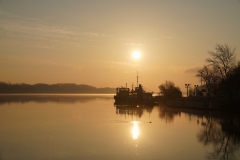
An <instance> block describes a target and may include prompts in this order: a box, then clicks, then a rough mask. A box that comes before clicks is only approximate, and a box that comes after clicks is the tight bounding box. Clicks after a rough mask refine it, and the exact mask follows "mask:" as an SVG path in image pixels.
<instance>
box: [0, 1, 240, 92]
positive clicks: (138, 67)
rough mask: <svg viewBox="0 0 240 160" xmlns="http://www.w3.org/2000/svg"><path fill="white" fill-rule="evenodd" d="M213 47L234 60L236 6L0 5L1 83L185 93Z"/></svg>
mask: <svg viewBox="0 0 240 160" xmlns="http://www.w3.org/2000/svg"><path fill="white" fill-rule="evenodd" d="M216 44H228V45H229V46H230V47H232V48H234V47H236V55H237V59H238V60H239V59H240V0H211V1H209V0H21V1H19V0H0V81H2V82H7V83H9V82H10V83H28V84H36V83H47V84H55V83H76V84H88V85H92V86H95V87H114V88H115V87H121V86H126V83H127V85H128V87H131V86H132V84H133V85H134V86H136V85H137V82H136V81H137V79H136V77H137V74H138V76H139V79H138V81H139V83H140V84H142V85H143V86H144V87H145V88H146V89H147V90H148V91H154V92H158V91H159V90H158V86H159V85H160V84H162V83H165V81H166V80H170V81H173V82H174V83H175V85H176V86H179V87H180V88H181V90H182V92H185V90H186V89H185V88H184V84H186V83H189V84H191V86H192V87H193V86H194V85H200V80H199V79H198V78H196V77H195V75H196V71H197V70H198V69H200V68H201V67H202V66H203V65H204V64H206V61H205V59H206V58H209V54H208V51H214V48H215V46H216ZM134 51H138V52H139V53H140V54H141V55H140V57H139V59H135V58H133V56H132V54H133V52H134Z"/></svg>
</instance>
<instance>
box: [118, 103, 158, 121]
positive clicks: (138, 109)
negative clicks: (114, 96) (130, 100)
mask: <svg viewBox="0 0 240 160" xmlns="http://www.w3.org/2000/svg"><path fill="white" fill-rule="evenodd" d="M115 107H116V114H120V115H125V116H137V117H138V118H141V117H142V115H143V113H144V112H147V113H149V114H150V113H151V112H152V110H153V107H154V106H153V105H137V104H135V105H134V104H132V105H125V104H118V105H115Z"/></svg>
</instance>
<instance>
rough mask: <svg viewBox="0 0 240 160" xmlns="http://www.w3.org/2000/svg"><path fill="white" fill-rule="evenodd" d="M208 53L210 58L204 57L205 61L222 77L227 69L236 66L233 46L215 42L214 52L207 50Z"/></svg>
mask: <svg viewBox="0 0 240 160" xmlns="http://www.w3.org/2000/svg"><path fill="white" fill-rule="evenodd" d="M208 53H209V54H210V56H211V58H208V59H206V61H207V62H208V63H209V64H210V65H211V66H213V67H214V68H217V71H218V72H219V73H220V75H221V78H222V79H224V78H226V77H227V76H228V73H229V71H231V70H232V69H233V68H234V67H235V66H236V54H235V48H230V47H229V46H228V45H227V44H224V45H221V44H217V45H216V47H215V52H212V51H209V52H208Z"/></svg>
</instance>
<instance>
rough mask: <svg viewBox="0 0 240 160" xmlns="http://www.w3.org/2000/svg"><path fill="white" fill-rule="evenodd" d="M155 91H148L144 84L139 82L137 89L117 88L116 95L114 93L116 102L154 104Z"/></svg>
mask: <svg viewBox="0 0 240 160" xmlns="http://www.w3.org/2000/svg"><path fill="white" fill-rule="evenodd" d="M152 94H153V92H146V91H145V90H144V89H143V86H142V85H141V84H139V86H138V87H135V89H133V88H132V89H131V90H130V89H129V88H127V87H120V88H116V95H114V99H115V103H116V104H119V103H127V104H153V103H154V101H153V96H152Z"/></svg>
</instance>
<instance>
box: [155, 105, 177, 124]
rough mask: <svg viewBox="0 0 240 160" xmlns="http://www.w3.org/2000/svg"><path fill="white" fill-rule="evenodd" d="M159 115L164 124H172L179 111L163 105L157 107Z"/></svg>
mask: <svg viewBox="0 0 240 160" xmlns="http://www.w3.org/2000/svg"><path fill="white" fill-rule="evenodd" d="M158 111H159V115H158V117H159V118H160V119H164V120H165V122H166V123H170V122H173V120H174V117H175V116H177V115H180V113H181V112H180V111H179V110H177V109H173V108H170V107H165V106H163V104H162V105H161V106H159V107H158Z"/></svg>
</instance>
